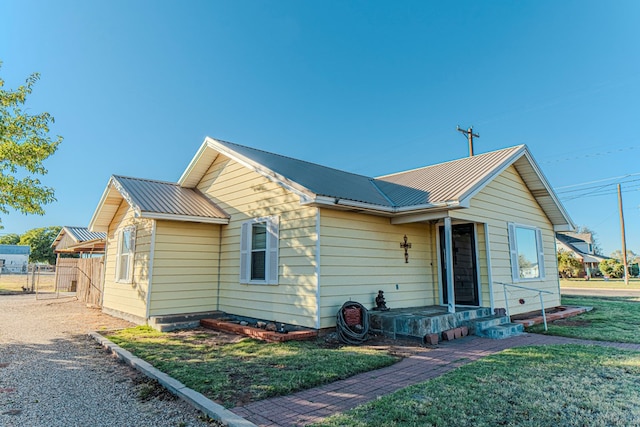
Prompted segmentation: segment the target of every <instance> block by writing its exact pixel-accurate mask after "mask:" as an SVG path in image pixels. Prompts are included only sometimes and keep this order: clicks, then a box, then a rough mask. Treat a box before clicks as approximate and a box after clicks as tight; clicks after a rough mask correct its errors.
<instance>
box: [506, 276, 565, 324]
mask: <svg viewBox="0 0 640 427" xmlns="http://www.w3.org/2000/svg"><path fill="white" fill-rule="evenodd" d="M493 283H495V284H497V285H502V290H503V291H504V305H505V310H506V312H507V313H506V314H507V317H508V318H509V321H511V315H510V314H509V298H507V286H511V287H512V288H518V289H525V290H527V291H534V292H537V293H538V297H540V308H541V309H542V321H543V322H544V330H545V332H546V331H547V315H546V313H545V312H544V301H543V300H542V294H551V295H555V293H554V292H549V291H543V290H541V289H536V288H530V287H528V286H520V285H514V284H512V283H503V282H493Z"/></svg>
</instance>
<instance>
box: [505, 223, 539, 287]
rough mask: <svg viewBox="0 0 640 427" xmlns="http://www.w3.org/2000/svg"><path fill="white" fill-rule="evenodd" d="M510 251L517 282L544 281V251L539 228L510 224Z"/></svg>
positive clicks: (514, 276) (514, 278) (512, 269)
mask: <svg viewBox="0 0 640 427" xmlns="http://www.w3.org/2000/svg"><path fill="white" fill-rule="evenodd" d="M509 250H510V251H511V273H512V276H513V280H514V281H515V282H521V281H527V280H542V279H544V250H543V247H542V233H541V232H540V229H539V228H537V227H531V226H527V225H519V224H513V223H509Z"/></svg>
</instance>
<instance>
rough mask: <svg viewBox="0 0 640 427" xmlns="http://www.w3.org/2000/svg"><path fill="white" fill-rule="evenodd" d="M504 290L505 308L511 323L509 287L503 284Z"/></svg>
mask: <svg viewBox="0 0 640 427" xmlns="http://www.w3.org/2000/svg"><path fill="white" fill-rule="evenodd" d="M501 285H502V290H503V291H504V307H505V311H506V313H507V317H508V318H509V322H511V315H510V314H509V299H508V298H507V285H505V284H504V283H501Z"/></svg>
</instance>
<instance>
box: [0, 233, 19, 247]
mask: <svg viewBox="0 0 640 427" xmlns="http://www.w3.org/2000/svg"><path fill="white" fill-rule="evenodd" d="M19 241H20V236H19V235H17V234H15V233H12V234H5V235H4V236H0V245H17V244H18V242H19Z"/></svg>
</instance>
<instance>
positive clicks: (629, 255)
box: [611, 249, 638, 265]
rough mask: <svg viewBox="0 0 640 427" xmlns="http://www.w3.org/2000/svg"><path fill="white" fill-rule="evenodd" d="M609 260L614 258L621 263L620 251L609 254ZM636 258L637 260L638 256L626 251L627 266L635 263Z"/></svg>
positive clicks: (628, 250)
mask: <svg viewBox="0 0 640 427" xmlns="http://www.w3.org/2000/svg"><path fill="white" fill-rule="evenodd" d="M611 258H615V259H617V260H618V261H619V262H622V251H621V250H620V249H618V250H615V251H613V252H612V253H611ZM637 258H638V255H636V254H635V252H633V251H632V250H630V249H627V264H629V265H630V264H631V263H633V262H636V259H637Z"/></svg>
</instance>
